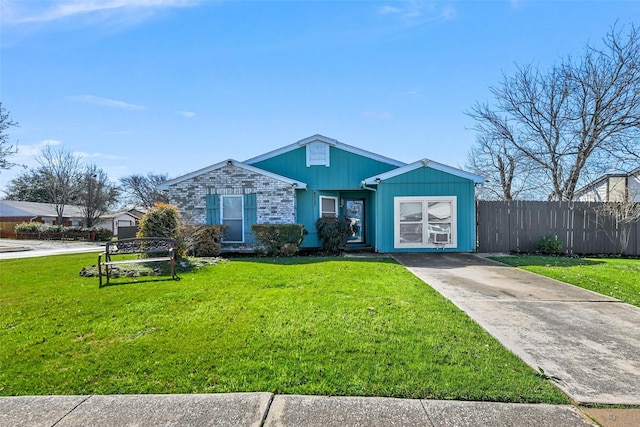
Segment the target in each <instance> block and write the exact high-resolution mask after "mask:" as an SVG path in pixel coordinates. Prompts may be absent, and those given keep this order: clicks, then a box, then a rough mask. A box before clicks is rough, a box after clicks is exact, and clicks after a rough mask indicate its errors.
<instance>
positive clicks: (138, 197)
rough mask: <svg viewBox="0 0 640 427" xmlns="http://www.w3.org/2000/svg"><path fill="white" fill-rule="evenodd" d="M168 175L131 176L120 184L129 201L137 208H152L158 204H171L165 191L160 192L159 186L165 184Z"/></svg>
mask: <svg viewBox="0 0 640 427" xmlns="http://www.w3.org/2000/svg"><path fill="white" fill-rule="evenodd" d="M167 178H168V175H167V174H154V173H152V172H149V173H147V175H129V176H125V177H122V178H120V184H121V185H122V188H123V190H124V191H125V193H126V194H127V201H128V202H129V203H133V204H134V205H136V206H140V207H143V208H151V207H153V206H154V205H155V204H156V203H169V197H168V195H167V193H166V192H165V191H160V190H158V185H160V184H162V183H163V182H165V181H166V180H167Z"/></svg>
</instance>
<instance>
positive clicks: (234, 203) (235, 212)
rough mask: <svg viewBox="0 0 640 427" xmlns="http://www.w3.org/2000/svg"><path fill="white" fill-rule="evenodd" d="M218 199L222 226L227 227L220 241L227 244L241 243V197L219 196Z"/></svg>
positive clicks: (242, 225)
mask: <svg viewBox="0 0 640 427" xmlns="http://www.w3.org/2000/svg"><path fill="white" fill-rule="evenodd" d="M220 198H221V203H220V204H221V206H222V212H221V217H222V225H226V226H227V228H226V229H225V231H224V235H223V236H222V240H223V241H225V242H227V243H242V242H243V238H242V236H243V233H242V230H243V228H244V224H243V217H242V212H243V206H242V196H220Z"/></svg>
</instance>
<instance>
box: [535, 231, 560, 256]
mask: <svg viewBox="0 0 640 427" xmlns="http://www.w3.org/2000/svg"><path fill="white" fill-rule="evenodd" d="M562 246H563V243H562V240H558V236H555V235H553V234H547V235H546V236H543V237H542V238H541V239H540V242H539V243H538V251H540V252H542V253H543V254H547V255H556V254H559V253H560V251H561V250H562Z"/></svg>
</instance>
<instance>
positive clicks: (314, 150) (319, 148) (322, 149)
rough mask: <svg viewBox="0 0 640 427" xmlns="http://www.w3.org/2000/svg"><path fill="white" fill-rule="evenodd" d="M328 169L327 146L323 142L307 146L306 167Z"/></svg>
mask: <svg viewBox="0 0 640 427" xmlns="http://www.w3.org/2000/svg"><path fill="white" fill-rule="evenodd" d="M309 166H326V167H329V144H326V143H324V142H311V143H309V144H307V167H309Z"/></svg>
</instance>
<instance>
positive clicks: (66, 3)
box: [0, 0, 200, 24]
mask: <svg viewBox="0 0 640 427" xmlns="http://www.w3.org/2000/svg"><path fill="white" fill-rule="evenodd" d="M199 2H200V1H199V0H60V1H46V2H35V1H20V2H18V1H16V0H2V1H1V2H0V13H2V15H3V22H4V23H7V24H27V23H38V22H53V21H57V20H60V19H66V18H71V17H75V16H85V17H89V16H90V17H92V18H95V17H99V18H100V19H107V18H111V17H114V16H120V17H121V16H122V15H129V14H137V13H140V12H144V13H148V12H149V11H152V10H158V9H166V8H172V7H187V6H193V5H195V4H198V3H199Z"/></svg>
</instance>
